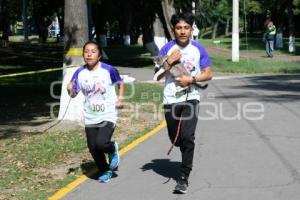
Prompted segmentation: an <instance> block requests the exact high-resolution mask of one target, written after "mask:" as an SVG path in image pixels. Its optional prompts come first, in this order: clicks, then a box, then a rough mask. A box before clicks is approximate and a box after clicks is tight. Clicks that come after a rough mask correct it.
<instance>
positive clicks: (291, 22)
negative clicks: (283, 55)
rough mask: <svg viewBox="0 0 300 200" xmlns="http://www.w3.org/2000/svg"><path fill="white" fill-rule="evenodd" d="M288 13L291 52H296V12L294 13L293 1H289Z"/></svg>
mask: <svg viewBox="0 0 300 200" xmlns="http://www.w3.org/2000/svg"><path fill="white" fill-rule="evenodd" d="M287 11H288V23H289V34H290V36H289V52H290V53H292V52H295V51H296V48H295V46H296V45H295V24H294V12H293V1H292V0H289V1H288V5H287Z"/></svg>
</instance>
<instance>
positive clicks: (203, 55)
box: [200, 48, 211, 69]
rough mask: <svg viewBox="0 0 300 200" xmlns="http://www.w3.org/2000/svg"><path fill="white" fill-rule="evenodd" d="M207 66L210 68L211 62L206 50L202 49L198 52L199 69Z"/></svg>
mask: <svg viewBox="0 0 300 200" xmlns="http://www.w3.org/2000/svg"><path fill="white" fill-rule="evenodd" d="M209 66H211V60H210V58H209V56H208V53H207V51H206V49H205V48H202V49H201V50H200V67H201V69H204V68H206V67H209Z"/></svg>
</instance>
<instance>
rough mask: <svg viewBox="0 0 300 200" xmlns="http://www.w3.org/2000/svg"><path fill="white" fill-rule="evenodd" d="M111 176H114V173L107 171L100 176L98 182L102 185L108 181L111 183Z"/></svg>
mask: <svg viewBox="0 0 300 200" xmlns="http://www.w3.org/2000/svg"><path fill="white" fill-rule="evenodd" d="M111 176H112V171H111V170H107V171H105V172H103V174H101V176H99V178H98V180H99V181H100V182H101V183H107V182H108V181H110V179H111Z"/></svg>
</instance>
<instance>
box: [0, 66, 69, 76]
mask: <svg viewBox="0 0 300 200" xmlns="http://www.w3.org/2000/svg"><path fill="white" fill-rule="evenodd" d="M62 69H63V67H58V68H51V69H42V70H36V71H30V72H20V73H13V74H4V75H0V78H6V77H15V76H22V75H29V74H39V73H46V72H53V71H58V70H62Z"/></svg>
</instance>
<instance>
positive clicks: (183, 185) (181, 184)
mask: <svg viewBox="0 0 300 200" xmlns="http://www.w3.org/2000/svg"><path fill="white" fill-rule="evenodd" d="M188 185H189V184H188V181H187V179H186V178H185V177H180V179H179V180H178V181H177V185H176V186H175V189H174V193H176V194H185V193H186V190H187V187H188Z"/></svg>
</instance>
